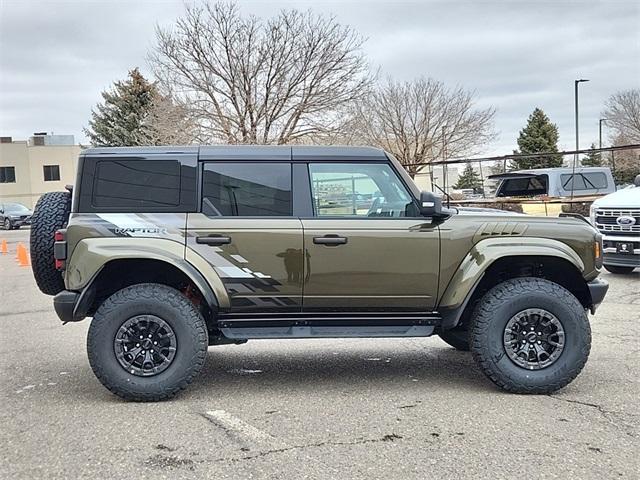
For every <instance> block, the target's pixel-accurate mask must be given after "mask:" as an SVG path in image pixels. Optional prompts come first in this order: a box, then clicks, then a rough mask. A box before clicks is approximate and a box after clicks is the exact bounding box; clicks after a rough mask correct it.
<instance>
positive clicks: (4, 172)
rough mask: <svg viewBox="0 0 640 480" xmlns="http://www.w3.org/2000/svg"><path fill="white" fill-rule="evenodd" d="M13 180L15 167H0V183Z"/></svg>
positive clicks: (14, 178)
mask: <svg viewBox="0 0 640 480" xmlns="http://www.w3.org/2000/svg"><path fill="white" fill-rule="evenodd" d="M15 181H16V169H15V167H0V183H14V182H15Z"/></svg>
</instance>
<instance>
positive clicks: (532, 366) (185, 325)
mask: <svg viewBox="0 0 640 480" xmlns="http://www.w3.org/2000/svg"><path fill="white" fill-rule="evenodd" d="M69 190H72V192H54V193H48V194H45V195H43V196H42V198H40V200H39V201H38V204H37V205H36V208H35V212H34V214H33V219H32V229H31V255H32V265H33V272H34V275H35V279H36V281H37V283H38V286H39V288H40V289H41V290H42V291H43V292H44V293H46V294H49V295H55V297H54V306H55V310H56V312H57V314H58V316H59V317H60V319H61V320H62V321H63V322H75V321H79V320H82V319H83V318H85V317H93V320H92V322H91V325H90V327H89V333H88V340H87V349H88V355H89V362H90V364H91V367H92V369H93V371H94V372H95V374H96V376H97V377H98V379H99V380H100V381H101V382H102V383H103V384H104V385H105V386H106V387H107V388H108V389H109V390H111V391H112V392H113V393H115V394H117V395H120V396H121V397H124V398H126V399H131V400H142V401H153V400H161V399H165V398H168V397H171V396H172V395H174V394H176V393H177V392H179V391H180V390H182V389H184V388H185V387H186V386H187V385H188V384H189V383H190V382H191V381H192V380H193V378H194V377H195V376H196V374H198V372H199V371H200V370H201V369H202V366H203V364H204V361H205V358H206V354H207V348H208V346H209V345H220V344H241V343H244V342H246V341H247V340H249V339H268V338H278V339H282V338H331V337H426V336H430V335H433V334H436V335H439V336H440V337H441V338H442V339H443V340H444V341H445V342H447V343H448V344H450V345H452V346H453V347H455V348H457V349H459V350H471V352H472V353H473V356H474V358H475V360H476V362H477V364H478V367H479V369H480V370H482V371H483V372H484V373H485V374H486V375H487V377H488V378H489V379H491V381H493V382H494V383H495V384H496V385H498V386H499V387H501V388H503V389H504V390H507V391H510V392H518V393H548V392H552V391H554V390H557V389H559V388H562V387H564V386H565V385H567V384H568V383H569V382H571V381H572V380H573V379H574V378H575V377H576V376H577V375H578V373H579V372H580V370H581V369H582V367H583V366H584V364H585V362H586V361H587V357H588V355H589V350H590V344H591V331H590V327H589V320H588V317H587V311H589V310H590V311H591V312H594V311H595V309H596V307H597V306H598V304H600V303H601V302H602V299H603V298H604V296H605V293H606V291H607V288H608V285H607V283H606V282H603V281H601V280H598V279H597V277H598V273H599V270H600V268H601V264H602V246H601V236H600V234H599V233H598V232H597V231H596V230H595V229H594V228H593V227H591V226H590V225H589V224H588V222H586V221H584V220H583V219H579V218H541V217H529V216H526V215H517V214H505V213H498V212H496V211H490V210H483V209H467V210H465V209H449V208H445V207H443V206H442V203H441V199H440V197H437V196H435V195H434V194H432V193H429V192H420V191H419V190H418V189H417V188H416V186H415V184H414V183H413V182H412V180H411V178H410V177H409V176H408V175H407V173H406V172H405V170H404V169H403V168H402V166H401V165H400V164H399V163H398V162H397V161H396V160H395V159H394V158H393V157H392V156H391V155H389V154H387V153H385V152H384V151H382V150H378V149H374V148H364V147H362V148H361V147H311V146H293V147H291V146H210V147H204V146H203V147H147V148H141V147H136V148H92V149H89V150H86V151H84V152H83V153H82V155H81V156H80V159H79V163H78V173H77V182H76V184H75V186H74V187H73V188H69Z"/></svg>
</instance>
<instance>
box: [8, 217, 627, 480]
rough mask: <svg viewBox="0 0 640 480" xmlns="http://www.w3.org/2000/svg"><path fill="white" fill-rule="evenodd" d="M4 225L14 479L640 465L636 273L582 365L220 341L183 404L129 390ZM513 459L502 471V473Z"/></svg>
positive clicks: (425, 350) (435, 348)
mask: <svg viewBox="0 0 640 480" xmlns="http://www.w3.org/2000/svg"><path fill="white" fill-rule="evenodd" d="M28 235H29V232H28V230H26V231H25V230H20V231H11V232H6V231H0V240H2V239H6V240H7V241H8V247H9V253H8V254H7V255H3V256H0V326H1V329H2V330H1V332H2V333H1V334H0V396H1V397H2V399H1V404H2V408H1V409H0V421H1V422H2V427H1V429H0V432H1V434H0V452H1V455H0V477H2V478H29V479H31V478H64V477H68V478H81V477H83V478H87V477H96V478H97V477H99V478H135V477H137V478H141V477H146V476H153V477H154V478H202V477H205V478H209V477H210V478H216V479H217V478H336V477H341V478H425V477H431V476H433V477H435V478H438V477H442V478H461V477H465V476H471V475H474V476H476V477H479V478H502V477H507V476H511V475H514V474H516V475H518V476H523V475H524V476H532V477H534V478H637V471H638V468H639V467H640V465H639V460H638V435H639V433H640V428H639V423H640V405H639V402H638V398H639V395H640V388H639V385H640V381H639V380H638V376H639V374H640V362H639V360H640V341H639V340H638V339H639V338H640V272H636V273H635V274H633V275H630V276H613V275H610V274H608V273H606V272H605V273H603V274H602V277H603V278H605V279H606V280H608V281H609V282H610V283H611V288H610V290H609V293H608V296H607V298H606V301H605V303H604V304H603V305H602V306H601V307H600V310H599V311H598V313H597V315H596V316H595V317H592V329H593V347H592V352H591V357H590V360H589V362H588V363H587V366H586V368H585V370H584V371H583V372H582V374H581V375H580V376H579V377H578V378H577V379H576V380H575V381H574V382H573V383H572V384H570V385H569V386H568V387H567V388H565V389H564V390H562V391H560V392H558V393H557V394H554V395H551V396H523V395H509V394H506V393H502V392H500V391H498V390H497V389H495V388H494V387H493V386H492V384H491V383H490V382H489V381H488V380H486V379H485V378H484V377H483V376H482V374H481V373H480V372H479V370H478V369H477V368H476V367H475V364H474V363H473V361H472V359H471V356H470V354H468V353H461V352H457V351H455V350H453V349H452V348H450V347H449V346H447V345H446V344H445V343H443V342H442V341H441V340H440V339H439V338H437V337H434V338H426V339H389V340H385V339H372V340H369V339H367V340H291V341H253V342H249V343H247V344H246V345H240V346H223V347H211V348H210V349H209V354H208V358H207V364H206V366H205V369H204V371H203V373H202V374H201V375H200V376H199V377H198V378H197V379H196V380H195V382H194V384H193V385H191V387H190V388H189V389H188V390H187V391H186V392H184V393H183V394H182V395H180V396H178V397H177V398H175V399H174V400H171V401H168V402H162V403H155V404H136V403H127V402H124V401H122V400H120V399H119V398H117V397H115V396H113V395H112V394H110V393H109V392H108V391H107V390H106V389H104V388H103V387H102V385H100V383H99V382H98V381H97V380H96V378H95V377H94V376H93V373H92V372H91V370H90V368H89V365H88V361H87V358H86V349H85V338H86V331H87V328H88V325H89V322H88V321H84V322H80V323H77V324H68V325H66V326H62V325H61V324H60V322H59V321H58V319H57V317H56V315H55V313H54V311H53V307H52V302H51V298H50V297H47V296H44V295H42V294H41V293H40V292H39V291H38V289H37V288H36V285H35V282H34V280H33V277H32V275H31V270H30V269H29V268H27V267H20V266H18V264H17V262H16V260H15V252H16V248H17V244H18V242H22V243H23V244H25V245H26V244H27V243H28ZM500 472H502V473H500Z"/></svg>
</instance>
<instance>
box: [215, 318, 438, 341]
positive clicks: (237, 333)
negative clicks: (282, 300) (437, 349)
mask: <svg viewBox="0 0 640 480" xmlns="http://www.w3.org/2000/svg"><path fill="white" fill-rule="evenodd" d="M440 322H441V317H440V315H439V314H437V313H435V312H420V313H408V312H399V313H398V312H322V313H313V312H311V313H273V314H264V313H259V314H252V313H231V314H220V315H219V317H218V328H219V329H220V331H221V332H222V334H223V335H224V336H225V337H227V338H229V339H257V338H314V337H315V338H349V337H350V338H367V337H428V336H430V335H432V334H433V331H434V329H435V327H436V326H439V325H440Z"/></svg>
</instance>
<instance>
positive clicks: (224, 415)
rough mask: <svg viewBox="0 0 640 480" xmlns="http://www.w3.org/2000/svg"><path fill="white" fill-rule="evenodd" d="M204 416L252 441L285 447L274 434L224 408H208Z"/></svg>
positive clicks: (271, 446)
mask: <svg viewBox="0 0 640 480" xmlns="http://www.w3.org/2000/svg"><path fill="white" fill-rule="evenodd" d="M205 417H206V418H207V419H208V420H209V421H211V422H212V423H214V424H216V425H218V426H219V427H221V428H223V429H225V430H227V431H228V432H230V433H232V434H235V435H237V436H239V437H240V438H243V439H245V440H249V441H251V442H253V443H257V444H262V445H264V446H268V447H269V448H270V449H274V448H285V447H286V445H285V444H284V443H283V442H280V441H279V440H278V439H277V438H275V437H274V436H272V435H269V434H268V433H267V432H263V431H262V430H259V429H257V428H256V427H254V426H253V425H249V424H248V423H247V422H245V421H243V420H240V419H239V418H237V417H234V416H233V415H231V414H230V413H228V412H226V411H224V410H210V411H208V412H206V413H205Z"/></svg>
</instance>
